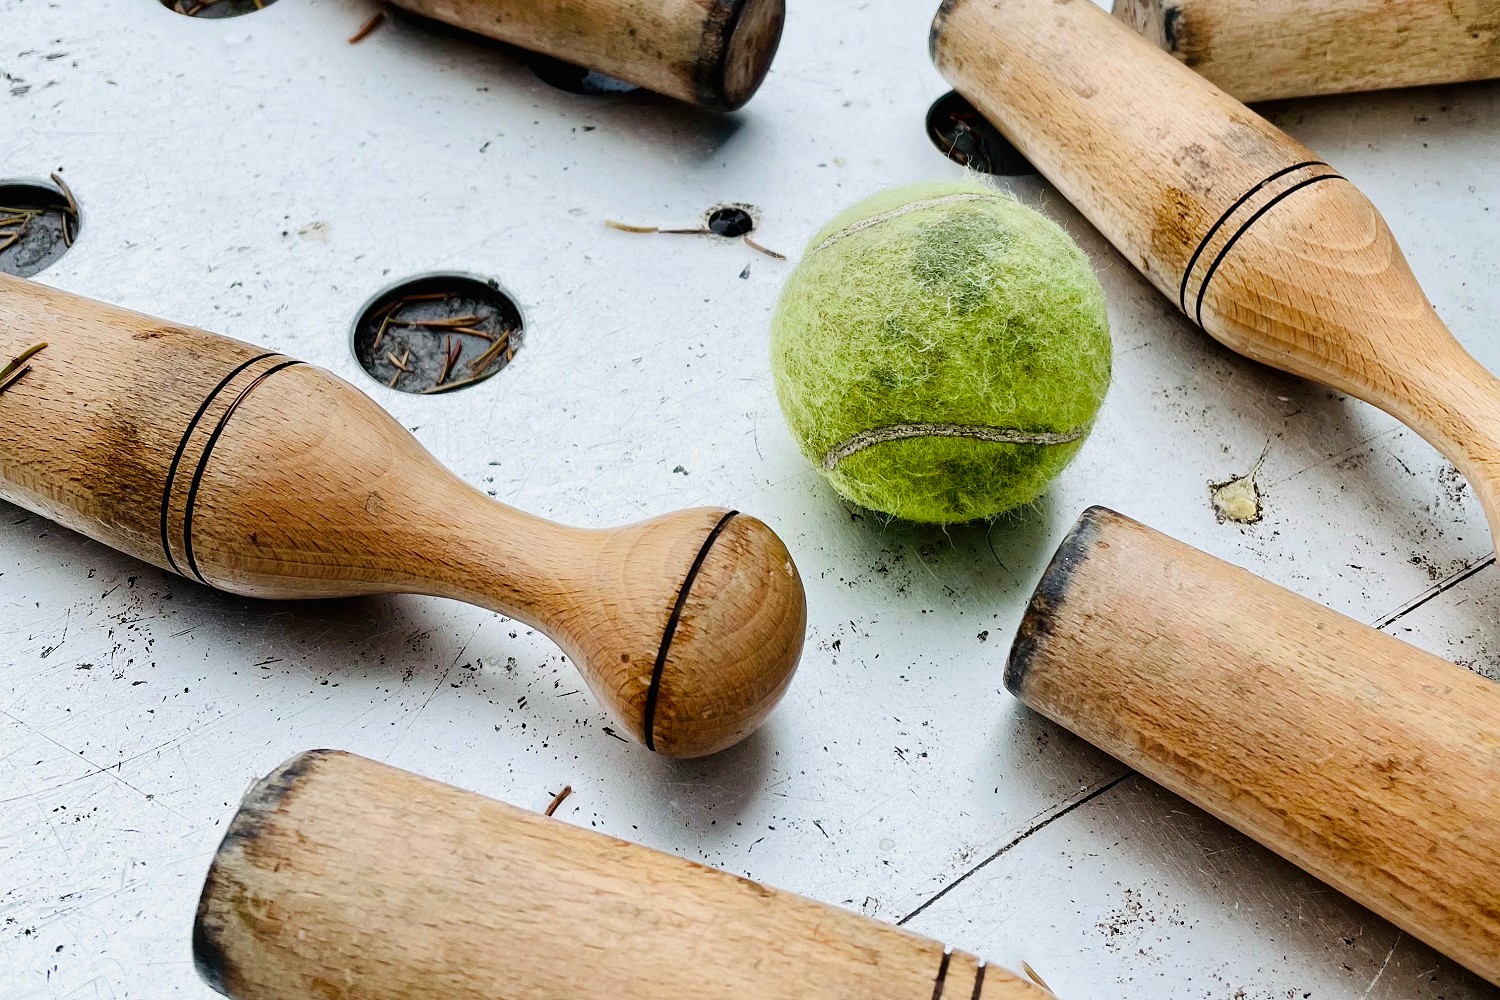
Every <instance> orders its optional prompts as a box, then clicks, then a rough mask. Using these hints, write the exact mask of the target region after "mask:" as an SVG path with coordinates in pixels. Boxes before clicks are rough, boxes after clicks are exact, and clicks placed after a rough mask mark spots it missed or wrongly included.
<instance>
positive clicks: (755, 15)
mask: <svg viewBox="0 0 1500 1000" xmlns="http://www.w3.org/2000/svg"><path fill="white" fill-rule="evenodd" d="M393 2H394V3H395V4H396V6H398V7H402V8H404V9H406V10H409V11H411V12H412V13H414V14H420V15H422V16H424V17H430V18H433V19H435V20H439V21H444V22H446V23H448V24H451V25H454V26H455V27H459V28H464V29H466V30H468V31H473V32H476V33H478V34H481V35H488V36H489V37H491V38H498V39H499V40H501V41H504V42H509V43H511V44H512V45H519V46H520V47H521V48H524V49H530V50H532V51H533V52H541V53H544V54H546V55H549V56H552V57H554V58H556V59H561V60H563V61H565V62H570V63H576V64H578V65H580V66H586V67H588V68H589V69H595V70H598V71H600V72H601V73H607V74H609V75H610V76H614V77H617V78H619V79H621V80H625V81H626V82H628V83H633V84H636V85H637V86H641V87H645V88H646V89H648V90H654V91H656V92H657V93H659V94H666V95H667V96H668V97H675V98H678V99H679V100H683V101H690V102H692V103H694V104H698V105H701V106H702V107H705V108H708V109H710V110H713V111H733V110H734V109H736V108H738V107H740V106H741V105H743V104H744V103H745V102H746V101H748V100H750V97H751V95H752V94H754V93H755V91H756V90H757V89H758V88H759V87H760V84H761V81H762V80H764V79H765V77H766V73H767V72H769V71H770V68H771V60H772V59H773V58H775V55H776V47H777V44H778V43H779V42H780V41H781V26H782V23H783V22H784V21H785V20H786V0H548V2H545V3H539V2H537V0H393Z"/></svg>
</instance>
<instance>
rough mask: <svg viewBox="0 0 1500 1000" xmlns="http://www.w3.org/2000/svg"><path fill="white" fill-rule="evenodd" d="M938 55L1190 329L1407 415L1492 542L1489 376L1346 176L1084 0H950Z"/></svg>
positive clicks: (1497, 468) (1499, 456)
mask: <svg viewBox="0 0 1500 1000" xmlns="http://www.w3.org/2000/svg"><path fill="white" fill-rule="evenodd" d="M932 54H933V58H934V59H935V61H936V62H937V65H938V68H939V69H940V70H941V71H942V73H943V75H944V76H945V77H947V79H948V81H949V82H950V83H951V84H953V86H954V87H955V88H956V89H957V90H958V91H959V92H960V93H961V94H963V96H965V97H966V98H968V99H969V101H970V102H972V103H973V104H974V106H975V107H977V108H978V109H979V110H980V111H981V112H983V113H984V115H985V116H986V117H987V118H988V119H989V120H990V121H991V122H993V123H994V124H995V126H996V127H997V128H999V129H1000V131H1001V132H1002V133H1003V134H1004V135H1005V137H1006V138H1007V139H1009V140H1010V141H1011V142H1012V143H1014V144H1015V146H1016V147H1017V148H1018V149H1019V150H1020V151H1021V152H1022V153H1023V154H1025V156H1026V157H1027V158H1028V159H1030V160H1031V162H1032V163H1033V164H1035V165H1036V167H1037V169H1038V170H1040V171H1041V172H1042V173H1043V174H1044V175H1046V177H1047V179H1048V180H1050V181H1051V182H1052V183H1053V184H1054V185H1056V186H1057V188H1058V189H1059V190H1060V191H1061V192H1062V193H1063V194H1064V195H1065V196H1066V197H1067V198H1068V199H1069V200H1070V201H1072V202H1073V204H1074V205H1075V206H1076V207H1077V208H1078V210H1079V211H1080V212H1082V213H1083V214H1084V215H1085V216H1087V217H1088V219H1089V221H1090V222H1092V223H1093V224H1094V225H1095V226H1096V227H1097V228H1098V229H1099V231H1100V232H1101V233H1103V234H1104V235H1105V236H1106V237H1108V239H1109V240H1110V242H1112V243H1113V244H1114V245H1115V247H1116V248H1117V249H1118V250H1119V251H1120V252H1121V253H1122V254H1124V255H1125V257H1126V258H1127V259H1128V260H1129V261H1130V262H1131V263H1132V264H1134V265H1135V266H1136V267H1137V268H1138V269H1139V270H1140V271H1141V273H1142V274H1144V275H1145V276H1146V277H1147V278H1148V279H1149V280H1150V281H1151V282H1152V284H1154V285H1155V286H1156V287H1157V288H1158V289H1159V290H1160V291H1161V293H1162V294H1163V295H1166V296H1167V297H1168V298H1170V299H1171V300H1172V301H1173V302H1176V303H1177V304H1178V306H1179V307H1180V308H1181V309H1182V310H1183V312H1184V313H1186V314H1187V316H1188V317H1189V318H1191V319H1192V320H1194V321H1195V322H1196V323H1198V324H1199V325H1200V326H1202V327H1203V329H1204V330H1206V331H1208V332H1209V333H1210V334H1212V335H1213V336H1214V337H1215V338H1217V339H1218V340H1219V341H1221V342H1222V343H1223V344H1225V345H1226V346H1227V347H1229V348H1231V349H1233V350H1235V351H1238V352H1240V353H1241V354H1244V355H1246V356H1248V357H1251V358H1254V359H1255V360H1257V361H1261V362H1264V363H1265V364H1268V365H1272V366H1274V367H1277V368H1281V369H1283V370H1284V371H1288V372H1292V373H1294V374H1297V375H1302V376H1304V377H1306V378H1311V379H1316V380H1317V381H1319V382H1322V383H1324V384H1326V385H1330V386H1332V387H1334V388H1335V389H1338V390H1340V391H1342V392H1347V393H1349V394H1350V395H1353V396H1357V397H1359V398H1360V399H1363V400H1365V401H1366V402H1369V403H1373V404H1375V405H1376V406H1378V407H1380V408H1381V409H1383V410H1385V411H1387V412H1388V413H1390V414H1392V415H1393V416H1395V417H1397V418H1399V419H1400V420H1401V421H1402V422H1404V423H1405V424H1406V425H1407V426H1409V427H1411V428H1412V429H1413V430H1415V431H1416V432H1417V433H1419V434H1421V435H1422V436H1423V437H1425V438H1426V439H1427V440H1428V441H1429V442H1431V443H1432V444H1433V446H1435V447H1436V448H1437V449H1438V450H1439V451H1441V452H1442V453H1443V454H1444V455H1446V456H1447V457H1448V459H1449V460H1450V461H1452V462H1453V464H1454V465H1456V466H1457V467H1458V468H1459V470H1460V471H1461V472H1463V474H1464V475H1465V476H1466V477H1467V478H1468V480H1469V482H1470V484H1471V485H1472V486H1473V487H1474V491H1475V493H1476V494H1477V495H1478V497H1479V499H1480V502H1481V503H1483V505H1484V509H1485V511H1486V512H1487V514H1488V516H1489V520H1490V528H1491V531H1492V532H1494V533H1496V534H1497V536H1500V382H1497V381H1496V379H1495V378H1494V376H1492V375H1491V374H1490V373H1489V372H1488V371H1486V370H1485V369H1484V368H1483V367H1482V366H1481V365H1480V364H1479V362H1477V361H1475V360H1474V358H1473V357H1471V356H1470V355H1469V354H1468V352H1466V351H1465V350H1464V349H1463V347H1461V346H1460V345H1459V343H1458V341H1456V340H1455V339H1454V338H1453V335H1452V334H1451V333H1450V332H1449V331H1448V329H1447V327H1445V326H1444V325H1443V322H1442V320H1440V319H1438V317H1437V314H1436V313H1435V312H1434V311H1433V309H1432V306H1431V305H1430V304H1429V303H1428V301H1427V298H1426V296H1425V295H1424V294H1423V293H1422V289H1421V288H1420V287H1419V286H1418V284H1417V281H1416V278H1415V277H1414V276H1413V275H1412V273H1411V269H1410V268H1409V267H1408V266H1407V264H1406V260H1405V258H1404V257H1403V256H1402V254H1401V250H1400V248H1399V247H1397V246H1396V242H1395V240H1394V239H1393V238H1392V236H1391V233H1390V230H1389V229H1387V228H1386V225H1385V222H1384V221H1383V220H1382V219H1381V217H1380V213H1379V212H1377V211H1376V210H1375V206H1373V205H1372V204H1370V201H1369V199H1367V198H1366V197H1365V196H1364V195H1362V194H1361V193H1360V192H1359V189H1358V188H1356V187H1355V186H1354V185H1353V184H1351V183H1350V182H1349V181H1348V180H1347V179H1346V178H1344V177H1343V176H1342V175H1340V174H1339V172H1338V171H1337V170H1335V169H1334V168H1333V167H1331V166H1329V165H1328V164H1327V163H1324V162H1323V161H1322V160H1321V159H1319V157H1318V156H1317V154H1315V153H1313V152H1312V151H1311V150H1309V149H1307V148H1306V147H1305V146H1303V145H1301V144H1300V143H1298V142H1296V141H1295V140H1293V139H1291V138H1290V137H1289V136H1287V135H1285V134H1284V133H1282V132H1281V131H1280V130H1278V129H1276V128H1275V127H1274V126H1272V125H1271V124H1270V123H1269V122H1267V121H1265V120H1264V119H1262V118H1260V117H1259V116H1257V115H1256V114H1254V113H1253V112H1251V111H1250V110H1249V109H1247V108H1245V107H1244V105H1242V104H1240V103H1239V102H1238V101H1236V100H1234V99H1233V98H1232V97H1229V96H1228V95H1226V94H1225V93H1224V92H1222V91H1221V90H1219V89H1218V88H1216V87H1215V86H1214V85H1213V84H1211V83H1209V82H1208V81H1207V80H1204V79H1203V78H1202V77H1200V76H1198V75H1197V74H1196V73H1194V72H1193V71H1192V70H1190V69H1188V68H1187V67H1186V66H1184V65H1182V63H1180V62H1178V61H1177V60H1175V59H1173V58H1172V57H1171V56H1169V55H1167V54H1166V53H1165V52H1163V51H1161V50H1160V49H1158V48H1156V47H1155V46H1153V45H1151V44H1150V43H1149V42H1147V41H1146V40H1145V39H1143V38H1141V37H1140V36H1139V35H1137V34H1136V33H1135V32H1133V31H1131V30H1130V29H1129V28H1127V27H1126V26H1125V25H1124V24H1123V23H1121V22H1120V21H1118V20H1116V19H1114V18H1112V17H1110V16H1109V14H1107V13H1106V12H1105V11H1103V10H1101V9H1100V8H1098V7H1096V6H1095V5H1094V4H1093V3H1090V2H1089V0H945V2H944V3H943V5H942V8H941V10H940V11H939V13H938V16H937V20H936V22H935V23H934V24H933V31H932Z"/></svg>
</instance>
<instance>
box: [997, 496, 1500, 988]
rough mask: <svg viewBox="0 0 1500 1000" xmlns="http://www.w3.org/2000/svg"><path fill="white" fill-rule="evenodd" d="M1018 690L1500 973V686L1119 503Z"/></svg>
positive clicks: (1017, 652) (1048, 583) (1067, 578)
mask: <svg viewBox="0 0 1500 1000" xmlns="http://www.w3.org/2000/svg"><path fill="white" fill-rule="evenodd" d="M1006 685H1007V686H1008V687H1009V688H1010V689H1011V691H1012V692H1013V693H1014V694H1016V695H1017V696H1018V697H1020V698H1021V700H1023V701H1024V702H1025V703H1026V704H1027V705H1029V706H1030V707H1031V708H1033V709H1035V710H1036V711H1038V712H1041V713H1042V714H1043V715H1045V716H1047V717H1048V718H1049V719H1052V720H1053V721H1055V722H1057V723H1059V724H1060V725H1063V726H1065V727H1067V728H1068V729H1071V730H1072V731H1073V732H1075V733H1077V734H1078V735H1080V736H1082V737H1083V738H1084V739H1086V740H1088V741H1089V742H1091V743H1093V744H1095V745H1096V746H1098V747H1099V748H1100V749H1102V750H1104V751H1106V752H1107V753H1110V754H1112V755H1114V756H1115V757H1118V758H1119V759H1120V760H1122V761H1124V762H1125V763H1127V764H1129V765H1130V766H1131V767H1134V768H1136V769H1137V770H1139V771H1140V772H1141V773H1143V774H1145V775H1146V776H1148V777H1150V778H1151V779H1153V780H1155V781H1158V782H1160V783H1161V784H1163V785H1165V786H1166V787H1167V788H1170V789H1171V790H1172V791H1174V792H1176V793H1177V794H1179V795H1181V796H1183V797H1184V798H1186V799H1188V800H1190V801H1192V802H1193V803H1195V804H1197V805H1198V806H1200V807H1202V808H1203V809H1206V810H1208V811H1209V812H1211V813H1213V814H1214V815H1215V816H1217V817H1219V818H1220V819H1222V820H1224V821H1225V822H1226V823H1229V824H1230V825H1232V826H1234V827H1235V828H1237V829H1239V830H1240V831H1242V832H1243V833H1245V834H1248V835H1249V836H1251V837H1253V838H1255V839H1256V840H1258V841H1260V842H1261V843H1262V844H1264V845H1266V846H1267V847H1269V848H1271V849H1272V850H1274V851H1276V852H1277V853H1278V854H1280V855H1281V856H1282V857H1285V858H1287V859H1288V860H1290V861H1292V862H1294V863H1296V864H1298V865H1300V866H1301V867H1303V868H1305V869H1306V870H1307V871H1309V872H1311V873H1312V874H1314V875H1316V876H1317V877H1318V878H1320V879H1322V880H1323V881H1325V882H1327V883H1329V884H1330V885H1332V886H1334V887H1335V888H1337V889H1338V890H1340V891H1341V892H1344V893H1346V894H1348V895H1349V896H1351V897H1353V898H1354V899H1355V900H1357V901H1359V902H1360V903H1363V904H1364V905H1365V906H1368V907H1370V908H1371V909H1372V910H1374V911H1375V912H1377V913H1379V914H1380V915H1381V916H1383V917H1385V918H1386V919H1388V920H1390V921H1392V922H1393V923H1395V924H1396V925H1397V926H1399V927H1401V928H1402V929H1403V930H1405V931H1407V932H1408V933H1410V934H1412V935H1414V936H1416V937H1418V938H1420V939H1421V940H1423V941H1425V942H1427V943H1428V944H1430V945H1431V946H1432V947H1434V948H1436V949H1438V950H1439V951H1441V952H1443V953H1444V954H1446V955H1448V956H1449V957H1451V958H1453V959H1455V960H1456V961H1458V962H1461V963H1462V964H1464V965H1466V966H1468V967H1469V968H1470V969H1472V970H1473V971H1474V972H1476V973H1478V974H1479V975H1481V976H1485V977H1487V978H1488V979H1489V980H1490V981H1491V982H1494V983H1497V984H1500V686H1497V685H1495V684H1494V683H1493V682H1491V681H1488V680H1485V679H1484V678H1482V677H1479V676H1477V675H1475V674H1473V673H1470V672H1469V671H1467V670H1463V669H1461V668H1459V667H1456V666H1454V665H1453V664H1451V663H1448V662H1447V661H1445V660H1442V659H1439V658H1438V657H1436V656H1432V655H1430V654H1428V653H1424V652H1422V651H1421V650H1418V649H1414V648H1412V647H1411V646H1408V645H1406V644H1405V643H1403V642H1400V641H1399V640H1397V639H1393V638H1391V637H1390V636H1388V635H1386V634H1385V633H1383V632H1380V631H1378V630H1376V629H1373V628H1370V627H1369V626H1367V625H1362V624H1360V623H1359V622H1356V621H1353V620H1352V619H1349V618H1345V617H1343V616H1342V615H1338V614H1335V613H1334V612H1332V611H1330V610H1328V609H1327V608H1324V607H1322V606H1321V605H1319V604H1316V603H1314V602H1312V601H1309V600H1307V599H1306V598H1303V597H1299V596H1298V595H1296V594H1293V593H1292V592H1290V591H1287V590H1283V589H1281V588H1280V587H1277V586H1275V585H1274V584H1271V583H1268V582H1266V581H1265V580H1262V579H1259V578H1258V577H1256V576H1254V575H1252V574H1250V573H1247V572H1245V571H1244V570H1242V569H1238V568H1236V567H1234V566H1230V565H1229V564H1227V563H1224V562H1221V561H1219V560H1218V559H1215V558H1213V557H1212V556H1209V555H1207V554H1206V553H1203V552H1200V551H1198V550H1196V549H1194V548H1192V547H1191V546H1188V545H1184V544H1182V543H1181V542H1178V541H1175V540H1173V539H1171V538H1168V537H1166V536H1165V535H1161V534H1158V533H1157V532H1155V531H1152V530H1151V529H1150V528H1147V527H1145V526H1144V525H1141V524H1138V523H1136V522H1134V521H1131V520H1130V519H1129V518H1126V517H1123V516H1121V515H1119V514H1116V513H1114V512H1113V511H1109V510H1105V509H1103V508H1099V507H1095V508H1093V509H1091V510H1089V511H1088V512H1086V513H1085V514H1084V515H1083V517H1082V518H1081V519H1080V520H1079V522H1078V524H1077V525H1076V526H1075V527H1074V528H1073V531H1072V533H1071V534H1070V535H1069V536H1068V538H1067V540H1066V541H1064V542H1063V545H1062V547H1061V548H1060V549H1059V551H1058V553H1057V556H1056V557H1055V558H1054V559H1053V561H1052V565H1051V566H1050V567H1049V568H1048V570H1047V573H1046V575H1045V577H1044V578H1043V580H1042V582H1041V584H1040V585H1039V586H1038V588H1037V591H1036V594H1035V595H1034V596H1033V598H1032V602H1031V606H1030V608H1029V609H1028V610H1027V612H1026V617H1025V619H1024V620H1023V621H1022V624H1021V629H1020V633H1019V635H1018V637H1017V639H1016V643H1015V645H1014V647H1013V648H1012V650H1011V655H1010V662H1009V665H1008V666H1007V668H1006Z"/></svg>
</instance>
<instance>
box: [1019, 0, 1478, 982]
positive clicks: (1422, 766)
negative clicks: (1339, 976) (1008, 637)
mask: <svg viewBox="0 0 1500 1000" xmlns="http://www.w3.org/2000/svg"><path fill="white" fill-rule="evenodd" d="M1083 2H1087V0H1083ZM1005 681H1006V686H1007V687H1009V688H1010V690H1011V691H1012V692H1013V693H1014V694H1016V695H1017V696H1018V697H1019V698H1020V699H1021V700H1022V701H1024V702H1025V703H1026V704H1027V705H1029V706H1030V707H1032V708H1033V709H1035V710H1037V711H1038V712H1041V713H1042V714H1043V715H1045V716H1047V717H1048V718H1049V719H1052V720H1053V721H1055V722H1057V723H1059V724H1061V725H1063V726H1065V727H1067V728H1068V729H1071V730H1072V731H1073V732H1075V733H1077V734H1078V735H1079V736H1082V737H1083V738H1084V739H1086V740H1088V741H1089V742H1091V743H1093V744H1094V745H1096V746H1098V747H1099V748H1100V749H1102V750H1104V751H1105V752H1107V753H1110V754H1113V755H1114V756H1115V757H1118V758H1119V759H1120V760H1122V761H1124V762H1125V763H1127V764H1129V765H1130V766H1131V767H1134V768H1136V769H1137V770H1139V771H1140V772H1141V773H1143V774H1145V775H1146V776H1147V777H1149V778H1151V779H1153V780H1155V781H1158V782H1160V783H1161V784H1163V785H1165V786H1166V787H1167V788H1170V789H1171V790H1172V791H1174V792H1176V793H1177V794H1179V795H1181V796H1183V797H1184V798H1186V799H1188V800H1190V801H1192V802H1194V803H1196V804H1197V805H1198V806H1200V807H1202V808H1204V809H1206V810H1208V811H1209V812H1211V813H1213V814H1214V815H1215V816H1217V817H1219V818H1220V819H1222V820H1224V821H1225V822H1227V823H1229V824H1230V825H1232V826H1234V827H1236V828H1238V829H1239V830H1240V831H1242V832H1243V833H1246V834H1248V835H1249V836H1251V837H1253V838H1255V839H1256V840H1258V841H1260V842H1261V843H1262V844H1264V845H1266V846H1267V847H1269V848H1271V849H1272V850H1274V851H1276V852H1277V853H1278V854H1280V855H1281V856H1282V857H1284V858H1287V859H1288V860H1290V861H1292V862H1294V863H1296V864H1298V865H1300V866H1301V867H1303V868H1305V869H1306V870H1307V871H1309V872H1311V873H1312V874H1314V875H1316V876H1317V877H1318V878H1320V879H1322V880H1323V881H1325V882H1327V883H1328V884H1330V885H1332V886H1334V887H1335V888H1336V889H1338V890H1340V891H1341V892H1344V893H1347V894H1348V895H1349V896H1351V897H1353V898H1354V899H1356V900H1358V901H1359V902H1361V903H1363V904H1364V905H1365V906H1368V907H1369V908H1370V909H1372V910H1374V911H1375V912H1376V913H1379V914H1380V915H1381V916H1383V917H1385V918H1386V919H1388V920H1390V921H1392V922H1393V923H1395V924H1396V925H1397V926H1399V927H1401V928H1402V929H1404V930H1405V931H1407V932H1408V933H1410V934H1412V935H1414V936H1415V937H1418V938H1420V939H1421V940H1423V941H1425V942H1427V943H1428V944H1430V945H1431V946H1432V947H1434V948H1436V949H1438V950H1439V951H1441V952H1443V953H1444V954H1446V955H1448V956H1450V957H1451V958H1453V959H1454V960H1456V961H1458V962H1461V963H1463V964H1464V965H1466V966H1468V967H1469V968H1470V969H1472V970H1474V971H1475V972H1476V973H1478V974H1479V975H1481V976H1486V977H1488V978H1489V979H1490V981H1491V982H1494V983H1497V984H1500V685H1496V684H1495V683H1494V682H1492V681H1488V680H1486V679H1484V678H1482V677H1480V676H1478V675H1476V674H1473V673H1470V672H1469V671H1467V670H1463V669H1461V668H1459V667H1456V666H1454V665H1453V664H1451V663H1448V662H1447V661H1446V660H1442V659H1439V658H1438V657H1436V656H1433V655H1431V654H1429V653H1424V652H1422V651H1421V650H1419V649H1414V648H1413V647H1411V646H1408V645H1407V644H1405V643H1403V642H1401V641H1400V640H1397V639H1394V638H1392V637H1391V636H1388V635H1386V634H1385V633H1384V632H1380V631H1378V630H1376V629H1373V628H1370V627H1369V626H1368V625H1362V624H1360V623H1359V622H1356V621H1354V620H1352V619H1349V618H1345V617H1344V616H1342V615H1339V614H1335V613H1334V612H1332V611H1330V610H1328V609H1327V608H1325V607H1323V606H1322V605H1319V604H1316V603H1314V602H1313V601H1309V600H1307V599H1306V598H1304V597H1299V596H1298V595H1296V594H1293V593H1292V592H1291V591H1288V590H1283V589H1282V588H1280V587H1277V586H1276V585H1274V584H1271V583H1268V582H1267V581H1265V580H1262V579H1260V578H1258V577H1256V576H1254V575H1253V574H1251V573H1247V572H1246V571H1244V570H1242V569H1238V568H1236V567H1234V566H1231V565H1229V564H1228V563H1225V562H1221V561H1220V560H1218V559H1215V558H1213V557H1212V556H1210V555H1208V554H1206V553H1203V552H1199V551H1198V550H1197V549H1194V548H1192V547H1191V546H1189V545H1184V544H1183V543H1181V542H1178V541H1175V540H1173V539H1171V538H1168V537H1166V536H1165V535H1161V534H1158V533H1157V532H1155V531H1152V530H1151V529H1150V528H1147V527H1145V526H1144V525H1141V524H1137V523H1136V522H1134V521H1132V520H1130V519H1129V518H1126V517H1122V516H1121V515H1119V514H1116V513H1114V512H1113V511H1109V510H1105V509H1103V508H1099V507H1095V508H1093V509H1091V510H1089V511H1088V512H1086V513H1085V514H1084V515H1083V517H1082V518H1081V519H1080V520H1079V522H1078V524H1077V525H1076V526H1074V528H1073V531H1072V533H1071V534H1069V535H1068V537H1067V539H1066V540H1065V541H1064V542H1063V544H1062V547H1061V548H1060V549H1059V550H1058V553H1057V555H1056V557H1055V558H1054V559H1053V560H1052V564H1051V566H1049V567H1048V569H1047V573H1046V575H1045V576H1044V577H1043V579H1042V582H1041V584H1040V585H1039V586H1038V587H1037V590H1036V594H1035V595H1034V596H1033V597H1032V600H1031V607H1030V608H1029V609H1028V610H1027V612H1026V617H1025V618H1024V619H1023V621H1022V623H1021V628H1020V632H1019V635H1018V637H1017V639H1016V642H1015V645H1014V647H1013V648H1012V649H1011V654H1010V662H1009V665H1008V666H1007V668H1006V677H1005Z"/></svg>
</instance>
